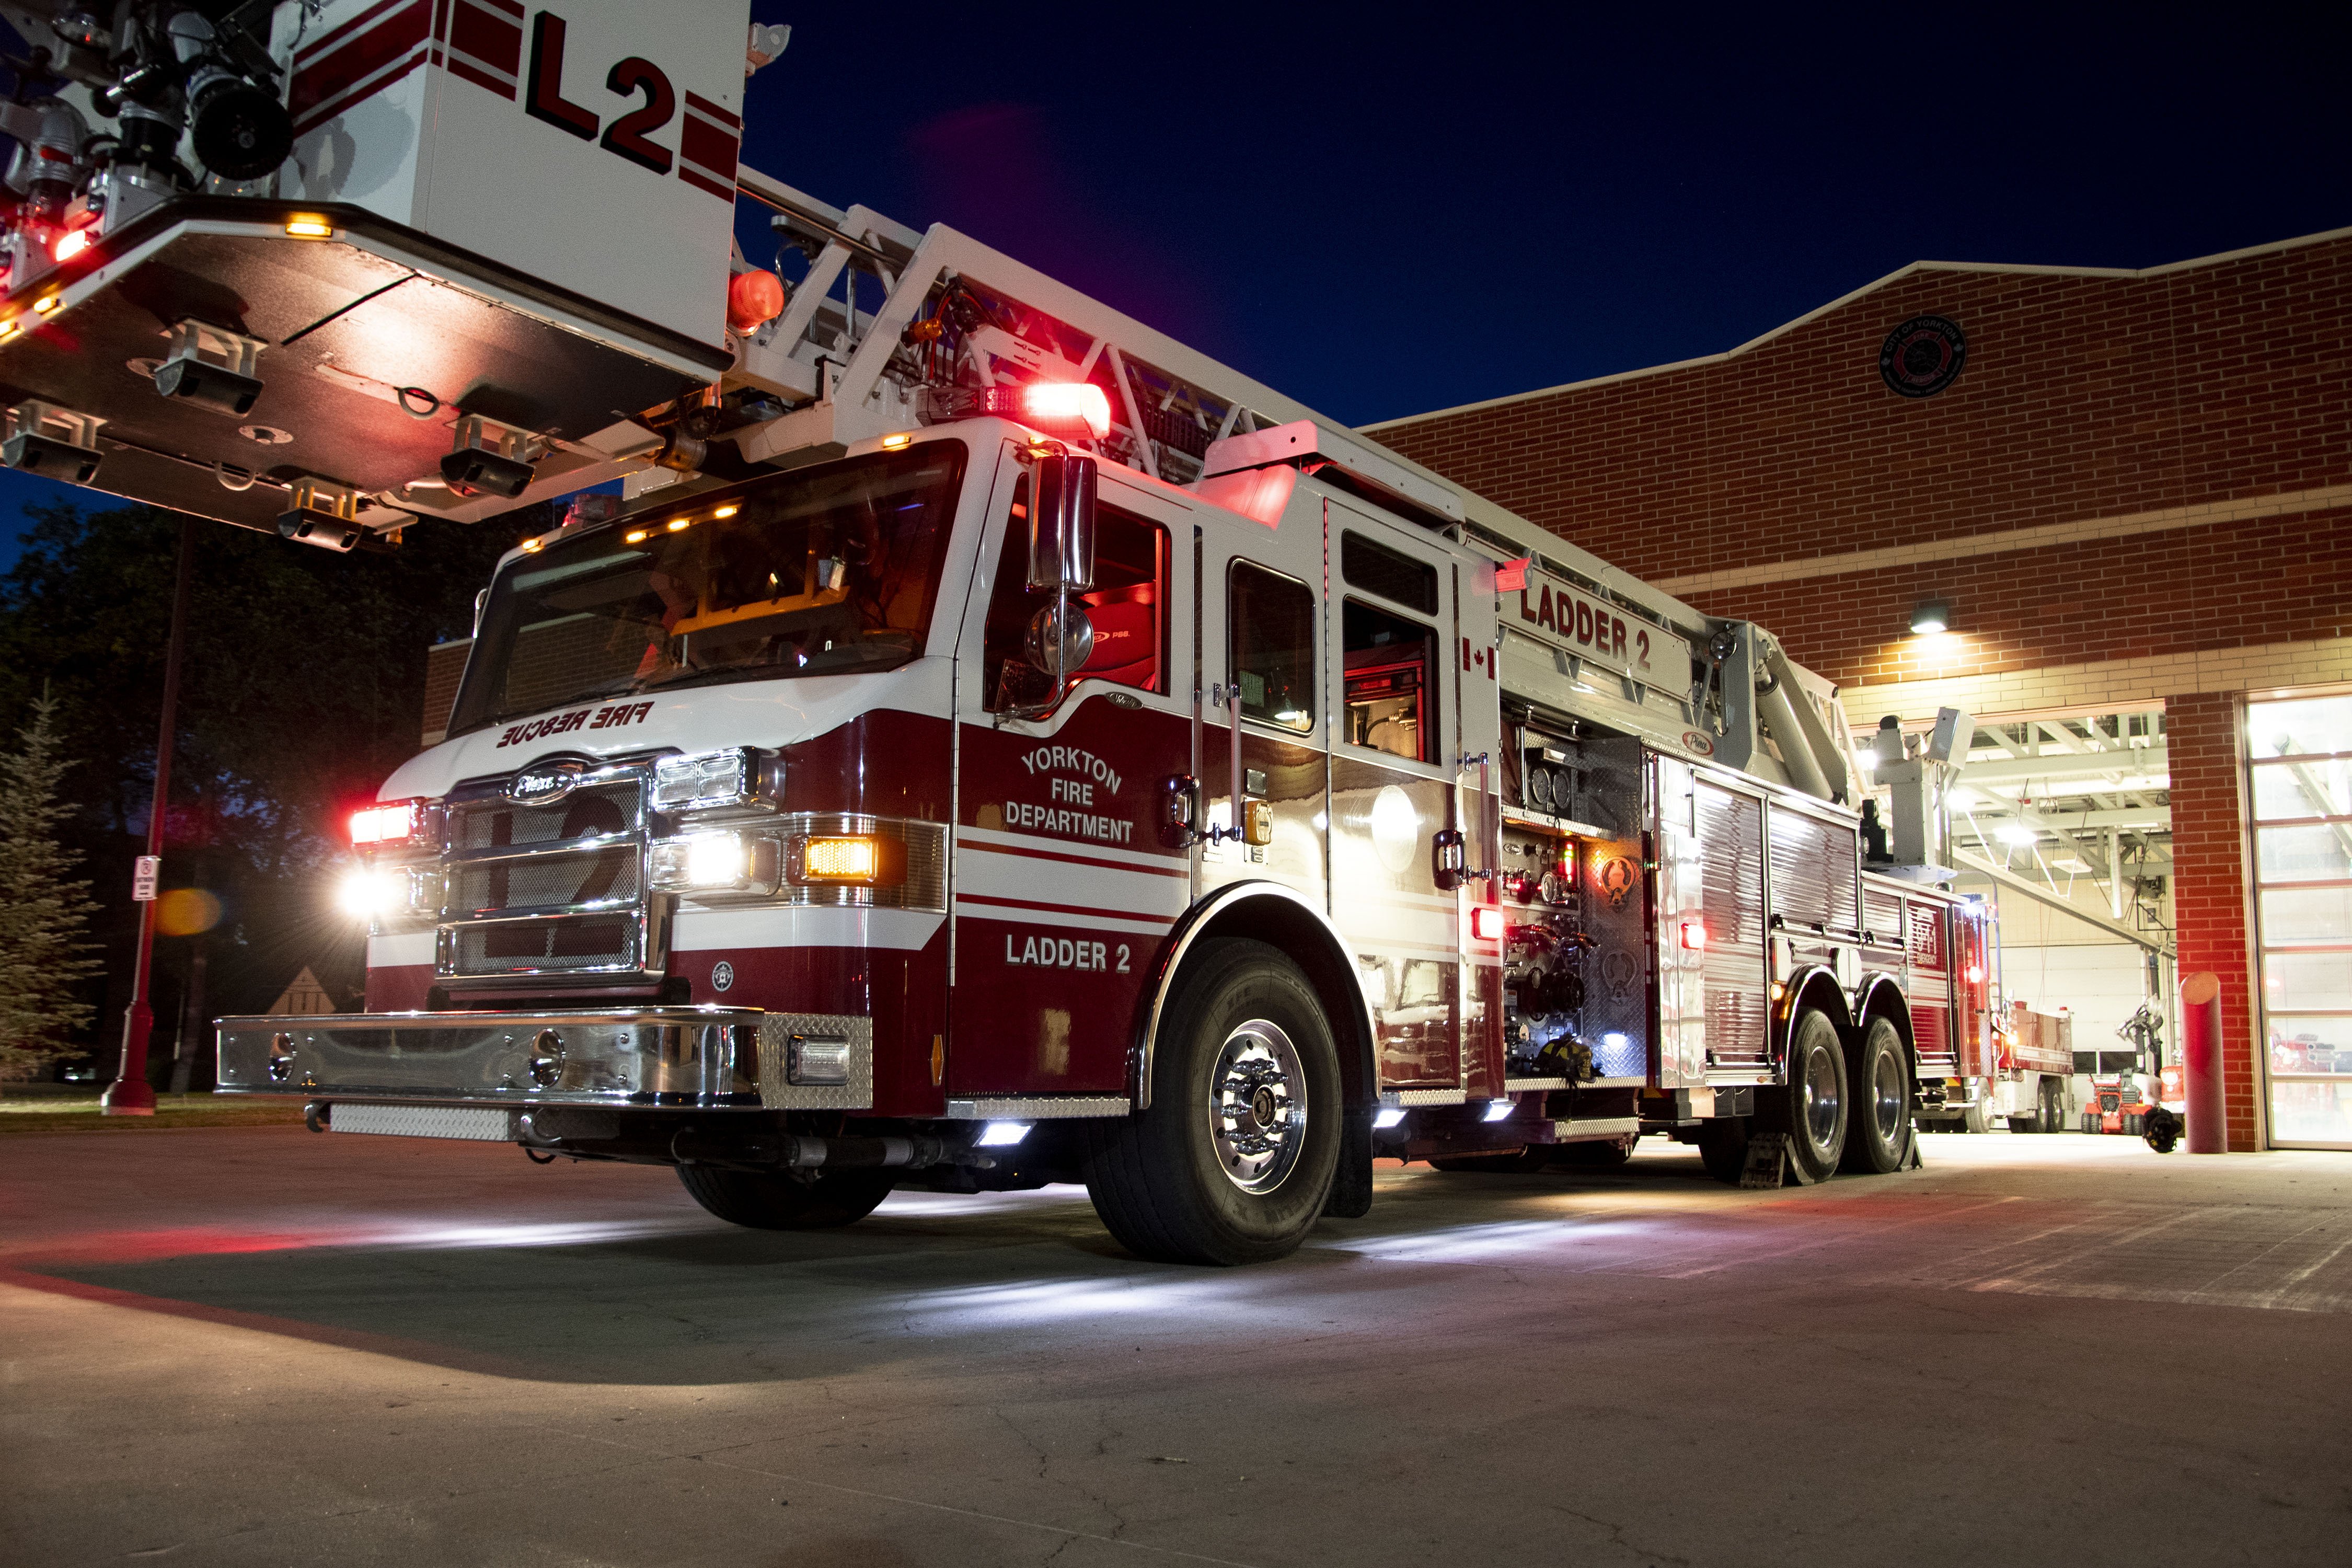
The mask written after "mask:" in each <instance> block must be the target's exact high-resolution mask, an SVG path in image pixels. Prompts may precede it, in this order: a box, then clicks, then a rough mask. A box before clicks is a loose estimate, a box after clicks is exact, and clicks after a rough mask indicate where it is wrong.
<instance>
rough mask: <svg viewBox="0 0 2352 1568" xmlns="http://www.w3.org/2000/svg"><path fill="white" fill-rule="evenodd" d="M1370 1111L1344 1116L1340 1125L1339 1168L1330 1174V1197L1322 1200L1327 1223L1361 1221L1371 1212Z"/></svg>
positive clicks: (1365, 1109) (1369, 1108) (1369, 1109)
mask: <svg viewBox="0 0 2352 1568" xmlns="http://www.w3.org/2000/svg"><path fill="white" fill-rule="evenodd" d="M1372 1110H1373V1108H1372V1107H1371V1106H1369V1105H1368V1106H1365V1107H1364V1108H1363V1109H1361V1110H1349V1111H1346V1112H1344V1113H1343V1118H1344V1119H1343V1120H1342V1121H1340V1123H1339V1169H1338V1170H1336V1171H1334V1172H1332V1173H1331V1195H1330V1196H1329V1197H1328V1198H1326V1199H1324V1200H1323V1215H1324V1217H1325V1218H1326V1219H1361V1218H1363V1217H1364V1216H1365V1215H1368V1214H1370V1213H1371V1212H1372Z"/></svg>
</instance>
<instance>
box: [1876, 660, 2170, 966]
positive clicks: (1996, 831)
mask: <svg viewBox="0 0 2352 1568" xmlns="http://www.w3.org/2000/svg"><path fill="white" fill-rule="evenodd" d="M1855 742H1856V744H1857V745H1858V746H1864V747H1866V746H1867V744H1868V742H1869V732H1868V731H1864V732H1862V733H1859V734H1857V735H1856V736H1855ZM2170 786H2171V775H2170V772H2169V761H2168V756H2167V752H2166V748H2165V735H2164V710H2163V708H2162V707H2161V706H2152V707H2147V708H2133V709H2127V710H2086V711H2077V712H2054V713H2037V714H2029V715H2022V716H2018V715H2011V716H2006V717H1999V718H1992V719H1985V720H1979V721H1978V725H1977V731H1976V737H1975V739H1974V741H1973V742H1972V743H1971V744H1970V745H1969V761H1968V766H1967V767H1966V768H1965V769H1963V770H1962V771H1961V773H1960V776H1959V779H1958V783H1957V784H1955V785H1954V786H1953V789H1952V795H1951V808H1952V810H1951V816H1952V844H1953V847H1954V848H1956V849H1958V850H1961V851H1964V852H1966V853H1968V854H1971V855H1974V856H1975V857H1977V858H1980V859H1982V860H1985V861H1988V862H1990V863H1991V864H1993V865H1996V866H2000V867H2002V868H2005V869H2007V870H2009V871H2011V872H2012V873H2014V874H2016V875H2018V876H2021V877H2023V878H2026V879H2031V880H2035V881H2039V882H2042V883H2043V884H2044V885H2046V886H2047V887H2049V888H2050V889H2051V890H2052V891H2053V893H2056V894H2058V895H2059V896H2060V897H2061V898H2064V899H2069V900H2071V899H2072V898H2073V897H2074V895H2075V892H2076V889H2077V888H2078V886H2079V885H2080V883H2081V882H2082V881H2083V880H2084V879H2090V880H2092V881H2093V882H2095V884H2096V885H2097V886H2098V887H2099V888H2100V889H2102V890H2103V891H2104V892H2105V895H2106V903H2107V914H2108V916H2109V918H2110V919H2112V920H2115V921H2126V922H2129V923H2131V924H2133V925H2134V926H2135V927H2137V928H2140V929H2152V928H2156V927H2158V926H2160V925H2161V924H2163V923H2167V922H2164V921H2161V920H2160V918H2159V910H2160V904H2161V900H2162V896H2163V893H2164V890H2165V889H2166V887H2167V885H2168V880H2169V879H2170V877H2171V874H2172V796H2171V793H2170Z"/></svg>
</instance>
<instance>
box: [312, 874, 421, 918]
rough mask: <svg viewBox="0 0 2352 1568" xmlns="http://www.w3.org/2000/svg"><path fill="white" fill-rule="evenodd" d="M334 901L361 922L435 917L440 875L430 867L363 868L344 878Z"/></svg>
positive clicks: (336, 890)
mask: <svg viewBox="0 0 2352 1568" xmlns="http://www.w3.org/2000/svg"><path fill="white" fill-rule="evenodd" d="M335 902H336V903H337V904H338V905H340V906H341V909H342V910H343V912H344V913H345V914H349V915H356V916H358V917H359V918H360V919H362V920H387V919H398V918H401V917H404V916H431V915H435V914H438V913H439V912H440V908H441V874H440V872H439V870H438V869H437V868H434V867H431V866H364V867H362V868H359V869H358V870H355V871H352V873H350V874H349V875H348V876H346V877H344V879H342V882H341V884H340V885H339V886H338V887H337V888H336V889H335Z"/></svg>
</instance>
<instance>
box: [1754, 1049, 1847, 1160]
mask: <svg viewBox="0 0 2352 1568" xmlns="http://www.w3.org/2000/svg"><path fill="white" fill-rule="evenodd" d="M1757 1099H1758V1101H1759V1107H1758V1109H1759V1112H1761V1113H1762V1114H1761V1115H1760V1116H1759V1120H1760V1121H1764V1122H1765V1123H1766V1125H1765V1126H1764V1128H1763V1131H1768V1132H1785V1133H1787V1134H1789V1157H1790V1159H1792V1160H1794V1161H1796V1162H1797V1163H1798V1164H1799V1165H1801V1166H1802V1167H1803V1169H1804V1173H1805V1174H1806V1175H1807V1176H1808V1177H1810V1178H1811V1179H1812V1180H1813V1181H1816V1182H1819V1181H1823V1180H1826V1179H1827V1178H1828V1177H1829V1176H1830V1175H1831V1174H1832V1173H1833V1172H1835V1171H1836V1170H1837V1168H1838V1161H1839V1160H1840V1159H1841V1158H1843V1156H1844V1154H1845V1140H1846V1122H1847V1120H1848V1116H1849V1111H1850V1108H1851V1101H1852V1096H1851V1095H1850V1094H1848V1092H1847V1089H1846V1070H1845V1046H1844V1044H1843V1042H1842V1041H1841V1040H1840V1039H1839V1038H1838V1027H1837V1025H1835V1024H1834V1023H1832V1022H1831V1020H1830V1016H1829V1015H1828V1014H1826V1013H1823V1012H1820V1011H1818V1010H1817V1009H1814V1008H1811V1007H1808V1008H1806V1009H1805V1010H1804V1011H1803V1012H1801V1013H1800V1014H1798V1015H1797V1016H1796V1018H1795V1019H1794V1020H1793V1021H1792V1022H1791V1023H1790V1026H1789V1081H1788V1084H1787V1086H1786V1087H1784V1088H1782V1089H1780V1090H1778V1091H1776V1092H1774V1093H1772V1094H1771V1095H1770V1096H1769V1098H1768V1097H1767V1096H1764V1095H1759V1096H1758V1097H1757ZM1768 1106H1769V1109H1768Z"/></svg>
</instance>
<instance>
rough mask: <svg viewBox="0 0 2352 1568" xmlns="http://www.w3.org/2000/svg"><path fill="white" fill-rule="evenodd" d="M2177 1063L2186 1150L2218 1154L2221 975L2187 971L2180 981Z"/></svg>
mask: <svg viewBox="0 0 2352 1568" xmlns="http://www.w3.org/2000/svg"><path fill="white" fill-rule="evenodd" d="M2180 1066H2181V1068H2182V1073H2183V1076H2184V1077H2186V1078H2187V1079H2188V1080H2189V1152H2190V1153H2192V1154H2219V1153H2221V1152H2223V1151H2224V1150H2225V1149H2226V1148H2227V1147H2228V1139H2227V1130H2226V1128H2225V1127H2224V1125H2223V1122H2222V1120H2221V976H2220V975H2218V974H2214V973H2210V972H2209V973H2199V974H2191V975H2189V976H2188V977H2186V978H2185V979H2183V980H2182V981H2181V982H2180Z"/></svg>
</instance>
